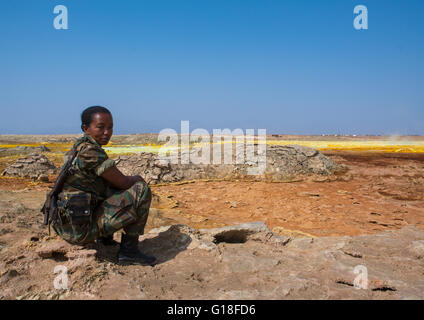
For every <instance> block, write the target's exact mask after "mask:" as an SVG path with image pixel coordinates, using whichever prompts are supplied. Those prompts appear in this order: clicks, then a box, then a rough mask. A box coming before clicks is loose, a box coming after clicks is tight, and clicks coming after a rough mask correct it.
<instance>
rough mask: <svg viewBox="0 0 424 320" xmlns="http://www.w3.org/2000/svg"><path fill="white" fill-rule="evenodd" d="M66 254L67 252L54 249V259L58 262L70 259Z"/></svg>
mask: <svg viewBox="0 0 424 320" xmlns="http://www.w3.org/2000/svg"><path fill="white" fill-rule="evenodd" d="M65 254H66V253H65V252H59V251H54V252H52V259H53V260H54V261H58V262H62V261H68V258H66V257H65Z"/></svg>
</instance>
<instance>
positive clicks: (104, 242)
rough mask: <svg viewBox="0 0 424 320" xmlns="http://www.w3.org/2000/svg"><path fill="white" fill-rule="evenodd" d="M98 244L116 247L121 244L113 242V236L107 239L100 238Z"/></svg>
mask: <svg viewBox="0 0 424 320" xmlns="http://www.w3.org/2000/svg"><path fill="white" fill-rule="evenodd" d="M97 243H98V244H102V245H104V246H116V245H118V244H119V242H117V241H115V240H113V234H112V235H110V236H107V237H98V238H97Z"/></svg>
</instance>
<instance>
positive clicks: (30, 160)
mask: <svg viewBox="0 0 424 320" xmlns="http://www.w3.org/2000/svg"><path fill="white" fill-rule="evenodd" d="M56 172H57V169H56V167H55V165H54V164H53V162H51V161H50V160H49V159H47V157H46V156H44V155H42V154H38V153H32V154H30V155H28V156H27V157H25V158H20V159H18V160H17V161H16V162H15V163H13V164H12V165H10V166H9V167H7V168H6V169H5V170H4V171H3V172H2V175H9V176H13V177H23V178H31V179H34V180H35V179H40V180H46V179H47V180H48V175H49V174H55V173H56Z"/></svg>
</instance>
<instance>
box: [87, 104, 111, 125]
mask: <svg viewBox="0 0 424 320" xmlns="http://www.w3.org/2000/svg"><path fill="white" fill-rule="evenodd" d="M96 113H108V114H110V115H112V113H111V112H110V111H109V110H108V109H107V108H105V107H102V106H92V107H88V108H86V109H85V110H84V111H83V112H82V113H81V130H82V131H84V129H83V128H82V126H83V125H86V126H87V127H89V126H90V123H91V121H93V115H94V114H96Z"/></svg>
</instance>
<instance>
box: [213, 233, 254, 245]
mask: <svg viewBox="0 0 424 320" xmlns="http://www.w3.org/2000/svg"><path fill="white" fill-rule="evenodd" d="M214 238H215V239H214V242H215V243H221V242H226V243H245V242H246V241H247V234H246V231H243V230H230V231H225V232H221V233H219V234H217V235H215V237H214Z"/></svg>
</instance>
